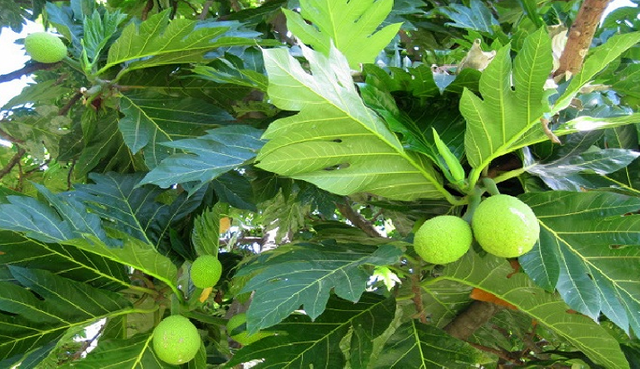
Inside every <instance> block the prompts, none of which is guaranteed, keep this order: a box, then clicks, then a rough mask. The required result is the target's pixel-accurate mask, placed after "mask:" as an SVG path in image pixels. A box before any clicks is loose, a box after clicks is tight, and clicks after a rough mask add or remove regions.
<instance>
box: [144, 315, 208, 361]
mask: <svg viewBox="0 0 640 369" xmlns="http://www.w3.org/2000/svg"><path fill="white" fill-rule="evenodd" d="M201 345H202V340H201V338H200V334H199V333H198V329H197V328H196V326H195V325H193V323H191V322H190V321H189V319H187V318H185V317H183V316H181V315H172V316H169V317H166V318H164V319H163V320H162V321H161V322H160V324H158V326H156V328H155V329H154V330H153V351H154V352H155V353H156V356H157V357H158V358H159V359H160V360H162V361H164V362H165V363H167V364H173V365H180V364H182V363H186V362H188V361H191V359H193V358H194V357H195V356H196V354H197V353H198V350H200V346H201Z"/></svg>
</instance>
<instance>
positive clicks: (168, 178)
mask: <svg viewBox="0 0 640 369" xmlns="http://www.w3.org/2000/svg"><path fill="white" fill-rule="evenodd" d="M261 134H262V131H260V130H258V129H255V128H253V127H250V126H244V125H233V126H227V127H222V128H218V129H213V130H210V131H209V132H208V133H207V134H206V135H204V136H200V137H198V138H195V139H185V140H179V141H174V142H167V143H165V145H166V146H167V147H170V148H174V149H180V150H184V151H186V152H189V154H174V155H171V156H169V157H168V158H166V159H164V160H163V161H162V162H161V163H160V165H158V166H157V167H155V168H154V169H153V170H152V171H151V172H149V173H147V175H146V176H145V177H144V179H143V180H142V181H141V182H140V184H147V183H153V184H156V185H158V186H160V187H162V188H167V187H170V186H172V185H174V184H184V183H187V182H196V183H195V184H194V185H193V187H192V188H190V191H194V190H197V189H198V188H200V187H202V186H203V185H205V184H207V183H209V182H210V181H212V180H213V179H215V178H216V177H218V176H220V175H222V174H223V173H226V172H228V171H230V170H232V169H236V168H238V167H240V166H242V165H243V164H244V163H245V162H247V161H249V160H251V159H253V158H254V157H255V156H256V152H257V151H258V150H259V149H260V148H261V147H262V145H263V144H264V142H263V141H262V140H261V139H260V136H261Z"/></svg>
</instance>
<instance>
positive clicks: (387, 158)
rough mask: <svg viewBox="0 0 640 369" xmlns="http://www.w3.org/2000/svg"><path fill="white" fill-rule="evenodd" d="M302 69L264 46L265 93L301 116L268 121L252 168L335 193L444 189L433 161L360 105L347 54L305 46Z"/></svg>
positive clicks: (410, 193)
mask: <svg viewBox="0 0 640 369" xmlns="http://www.w3.org/2000/svg"><path fill="white" fill-rule="evenodd" d="M303 54H304V55H305V57H306V58H307V60H309V62H310V68H311V73H312V74H308V73H307V72H306V71H305V70H304V69H303V68H302V67H301V65H300V63H299V62H298V61H296V60H295V59H294V58H293V57H292V56H291V55H289V53H288V51H287V50H284V49H272V50H265V51H264V56H265V64H266V68H267V72H268V75H269V90H268V93H269V97H270V99H271V101H272V102H273V104H275V105H276V106H277V107H278V108H280V109H285V110H298V111H300V113H299V114H296V115H294V116H292V117H288V118H282V119H279V120H277V121H275V122H274V123H272V124H270V125H269V128H268V129H267V131H266V132H265V134H264V136H263V138H265V139H269V140H270V141H269V142H267V144H266V145H265V146H264V147H263V148H262V150H261V151H260V154H259V155H258V160H259V161H260V162H259V164H257V165H258V167H260V168H262V169H265V170H268V171H271V172H275V173H277V174H280V175H284V176H289V177H292V178H296V179H301V180H305V181H308V182H311V183H313V184H315V185H316V186H318V187H320V188H322V189H324V190H326V191H329V192H333V193H337V194H340V195H351V194H355V193H358V192H371V193H374V194H376V195H380V196H385V197H388V198H392V199H398V200H414V199H418V198H442V197H447V196H449V197H450V195H449V193H448V192H447V191H446V190H445V189H444V188H443V187H442V185H441V183H440V178H439V176H438V175H437V174H436V172H435V171H434V170H433V167H432V165H431V163H429V162H427V161H426V159H425V158H424V157H422V156H418V155H417V154H416V155H413V154H410V153H408V152H406V151H405V150H404V149H403V148H402V145H401V144H400V142H399V141H398V139H397V137H396V136H395V135H394V134H393V133H391V131H389V129H388V128H387V127H386V125H385V123H384V121H382V120H381V119H380V118H379V117H378V116H377V114H376V113H374V112H373V111H372V110H370V109H368V108H367V107H365V105H364V104H363V102H362V100H361V98H360V96H359V95H358V92H357V91H356V89H355V86H354V84H353V80H352V78H351V74H350V70H349V67H348V65H347V61H346V60H345V58H344V57H343V56H342V55H341V54H340V53H339V52H338V50H336V49H332V51H331V53H330V55H329V57H326V56H324V55H322V54H321V53H319V52H316V51H312V50H310V49H308V48H306V47H304V46H303Z"/></svg>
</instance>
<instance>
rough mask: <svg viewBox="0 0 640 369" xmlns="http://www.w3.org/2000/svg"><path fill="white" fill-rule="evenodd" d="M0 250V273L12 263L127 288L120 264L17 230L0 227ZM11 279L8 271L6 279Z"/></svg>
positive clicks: (127, 279) (4, 271) (108, 285)
mask: <svg viewBox="0 0 640 369" xmlns="http://www.w3.org/2000/svg"><path fill="white" fill-rule="evenodd" d="M1 209H2V208H1V207H0V212H2V210H1ZM30 210H34V208H30ZM0 253H1V254H0V275H3V274H7V273H8V266H10V265H14V266H21V267H29V268H33V269H42V270H47V271H49V272H51V273H54V274H56V275H59V276H61V277H65V278H69V279H72V280H76V281H80V282H85V283H88V284H90V285H92V286H94V287H98V288H103V289H109V290H115V289H122V288H126V287H128V286H129V283H130V282H129V277H128V275H127V273H126V271H125V268H123V267H122V265H119V264H116V263H114V262H112V261H110V260H108V259H106V258H103V257H102V256H100V255H96V254H94V253H92V252H85V251H83V250H81V249H78V248H76V247H69V246H65V245H63V244H61V243H52V242H40V241H36V240H34V239H29V238H27V237H25V236H24V235H22V234H19V233H14V232H7V231H0ZM12 279H13V277H11V275H10V273H9V274H8V275H7V278H6V279H5V280H9V281H10V280H12ZM0 280H3V278H1V277H0Z"/></svg>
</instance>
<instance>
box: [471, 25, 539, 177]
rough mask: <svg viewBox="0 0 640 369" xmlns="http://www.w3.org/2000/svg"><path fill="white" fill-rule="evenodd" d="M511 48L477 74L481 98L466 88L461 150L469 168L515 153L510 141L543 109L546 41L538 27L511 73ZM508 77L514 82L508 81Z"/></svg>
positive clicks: (534, 123) (502, 50)
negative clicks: (480, 74) (463, 143)
mask: <svg viewBox="0 0 640 369" xmlns="http://www.w3.org/2000/svg"><path fill="white" fill-rule="evenodd" d="M510 50H511V48H510V47H509V46H505V47H503V48H501V49H500V50H499V51H498V53H497V54H496V56H495V58H494V60H493V61H492V62H491V63H490V64H489V66H488V67H487V69H485V71H484V72H483V73H482V77H481V78H480V93H481V94H482V99H480V98H479V97H478V96H476V95H474V94H473V93H472V92H471V91H469V90H466V89H465V91H464V93H463V94H462V99H461V100H460V112H461V113H462V115H463V116H464V117H465V119H466V120H467V131H466V133H465V151H466V154H467V159H468V161H469V164H471V166H472V167H473V168H476V169H481V168H484V167H486V166H487V165H489V163H490V162H491V160H493V159H494V158H496V157H498V156H501V155H504V154H506V153H508V152H509V151H512V150H514V148H513V147H512V146H513V143H514V142H515V141H517V140H518V139H519V138H520V137H521V136H522V135H524V134H525V133H526V132H527V131H528V130H529V129H530V128H531V127H532V126H534V125H536V124H537V125H540V118H541V117H542V115H543V114H544V113H545V112H546V111H547V110H548V104H547V103H546V102H545V101H543V99H544V89H543V88H544V83H545V81H546V79H547V76H548V75H549V72H550V71H551V68H552V56H551V41H550V39H549V37H548V35H547V33H546V32H545V31H544V28H541V29H539V30H538V31H536V32H535V33H533V34H532V35H530V36H529V37H527V39H526V40H525V44H524V46H523V48H522V50H520V52H519V53H518V55H517V56H516V59H515V62H514V66H513V68H514V69H513V73H512V67H511V58H510V56H509V53H510ZM512 78H513V82H512Z"/></svg>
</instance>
